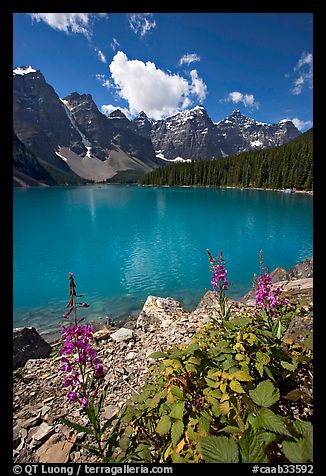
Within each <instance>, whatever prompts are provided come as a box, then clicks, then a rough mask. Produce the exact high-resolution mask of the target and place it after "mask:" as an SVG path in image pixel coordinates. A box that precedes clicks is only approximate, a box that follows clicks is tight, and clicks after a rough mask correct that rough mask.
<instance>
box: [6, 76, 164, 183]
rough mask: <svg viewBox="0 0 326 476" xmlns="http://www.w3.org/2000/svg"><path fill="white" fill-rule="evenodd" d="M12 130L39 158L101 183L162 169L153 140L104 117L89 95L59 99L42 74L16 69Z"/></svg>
mask: <svg viewBox="0 0 326 476" xmlns="http://www.w3.org/2000/svg"><path fill="white" fill-rule="evenodd" d="M13 80H14V81H13V82H14V108H13V109H14V128H15V131H16V134H17V136H18V138H19V139H20V140H21V141H22V142H23V143H24V144H25V145H26V146H27V147H28V148H29V149H30V150H31V151H32V152H33V153H34V154H35V155H36V157H37V158H38V159H40V160H42V161H44V162H46V163H48V164H49V165H51V166H54V167H55V168H56V169H61V170H62V171H63V172H64V173H66V174H67V175H71V179H68V183H73V182H75V177H76V174H77V175H78V176H79V177H81V178H83V179H86V180H95V181H102V180H106V179H107V178H110V177H113V176H114V175H116V174H117V172H119V171H125V170H130V169H131V170H135V171H137V173H138V176H139V175H141V174H143V173H145V172H148V171H149V170H151V169H152V168H154V167H158V166H159V165H162V161H161V160H160V159H158V158H157V157H156V155H155V152H154V149H153V145H152V142H151V139H150V138H146V137H144V136H142V135H139V134H138V133H137V130H136V128H134V126H133V124H132V123H131V122H130V121H129V120H128V119H127V118H126V117H125V116H124V115H123V114H122V113H121V112H120V111H114V112H113V113H112V114H111V115H110V116H109V117H106V116H105V115H104V114H102V113H100V112H99V110H98V108H97V106H96V104H95V103H94V101H93V99H92V97H91V95H89V94H82V95H80V94H78V93H72V94H70V95H69V96H67V97H66V98H64V99H63V100H61V99H60V98H59V97H58V95H57V94H56V92H55V91H54V89H53V88H52V86H50V85H49V84H47V83H46V81H45V79H44V76H43V75H42V73H41V72H40V71H37V70H35V69H33V68H31V67H22V68H16V69H15V70H14V71H13Z"/></svg>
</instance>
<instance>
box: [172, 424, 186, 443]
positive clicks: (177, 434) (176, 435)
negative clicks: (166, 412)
mask: <svg viewBox="0 0 326 476" xmlns="http://www.w3.org/2000/svg"><path fill="white" fill-rule="evenodd" d="M183 430H184V426H183V423H182V421H181V420H177V421H175V422H174V423H173V425H172V427H171V438H172V445H173V446H177V444H178V442H179V440H180V438H181V435H182V434H183Z"/></svg>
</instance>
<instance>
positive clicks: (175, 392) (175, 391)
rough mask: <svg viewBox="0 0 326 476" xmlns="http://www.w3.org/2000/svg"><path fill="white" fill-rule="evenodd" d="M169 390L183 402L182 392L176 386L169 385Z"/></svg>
mask: <svg viewBox="0 0 326 476" xmlns="http://www.w3.org/2000/svg"><path fill="white" fill-rule="evenodd" d="M170 390H171V393H172V395H174V396H175V397H177V398H179V399H180V400H185V396H184V393H183V390H182V389H181V388H180V387H177V386H176V385H171V389H170Z"/></svg>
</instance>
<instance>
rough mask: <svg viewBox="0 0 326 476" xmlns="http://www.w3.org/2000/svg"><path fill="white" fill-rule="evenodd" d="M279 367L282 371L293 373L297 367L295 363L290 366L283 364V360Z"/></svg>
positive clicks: (287, 363) (288, 363) (286, 363)
mask: <svg viewBox="0 0 326 476" xmlns="http://www.w3.org/2000/svg"><path fill="white" fill-rule="evenodd" d="M281 365H282V367H283V368H284V369H286V370H289V371H290V372H294V370H295V369H296V368H297V366H298V364H297V363H296V362H294V363H292V364H291V363H290V362H285V361H284V360H282V361H281Z"/></svg>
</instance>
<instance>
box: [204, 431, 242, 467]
mask: <svg viewBox="0 0 326 476" xmlns="http://www.w3.org/2000/svg"><path fill="white" fill-rule="evenodd" d="M200 446H201V451H202V454H203V456H204V459H205V461H206V463H238V462H239V450H238V445H237V444H236V442H235V441H234V440H232V439H231V438H228V437H226V436H206V437H204V438H202V439H201V441H200Z"/></svg>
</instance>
